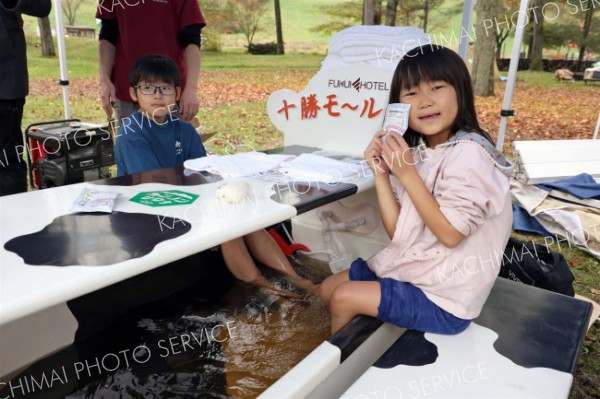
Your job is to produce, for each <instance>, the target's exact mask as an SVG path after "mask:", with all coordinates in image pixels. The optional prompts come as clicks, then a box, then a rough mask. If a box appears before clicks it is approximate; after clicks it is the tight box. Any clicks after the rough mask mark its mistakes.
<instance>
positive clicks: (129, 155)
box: [115, 112, 206, 176]
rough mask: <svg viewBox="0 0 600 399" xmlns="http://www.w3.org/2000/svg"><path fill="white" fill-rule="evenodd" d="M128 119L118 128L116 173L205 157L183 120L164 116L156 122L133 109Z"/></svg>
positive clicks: (194, 134) (191, 127)
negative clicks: (160, 122) (160, 121)
mask: <svg viewBox="0 0 600 399" xmlns="http://www.w3.org/2000/svg"><path fill="white" fill-rule="evenodd" d="M129 122H131V123H130V124H127V125H126V124H125V123H124V124H123V126H121V128H120V129H119V136H118V137H117V144H116V145H115V160H116V162H117V176H123V175H129V174H132V173H141V172H146V171H148V170H154V169H161V168H168V167H172V166H179V165H182V164H183V162H184V161H186V160H188V159H193V158H200V157H204V156H206V150H205V149H204V146H203V145H202V142H201V140H200V135H199V134H198V133H197V132H196V129H194V127H193V126H192V125H191V124H189V123H188V122H186V121H184V120H180V119H171V117H170V115H167V118H166V119H165V122H164V123H163V124H162V125H160V124H158V123H156V122H154V121H153V120H152V119H150V118H148V117H147V116H145V115H143V114H142V113H140V112H134V113H133V114H132V115H131V116H130V120H129ZM177 142H178V144H177Z"/></svg>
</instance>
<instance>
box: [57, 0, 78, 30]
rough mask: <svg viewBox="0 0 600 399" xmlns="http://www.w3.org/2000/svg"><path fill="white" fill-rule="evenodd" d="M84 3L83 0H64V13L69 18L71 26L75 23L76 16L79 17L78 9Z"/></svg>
mask: <svg viewBox="0 0 600 399" xmlns="http://www.w3.org/2000/svg"><path fill="white" fill-rule="evenodd" d="M81 3H83V0H62V9H63V14H65V17H66V18H67V23H68V24H69V25H71V26H73V25H75V17H77V10H79V6H80V5H81Z"/></svg>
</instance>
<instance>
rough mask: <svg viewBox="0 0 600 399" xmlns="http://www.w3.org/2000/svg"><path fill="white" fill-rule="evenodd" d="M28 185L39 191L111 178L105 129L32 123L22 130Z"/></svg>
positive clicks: (78, 123)
mask: <svg viewBox="0 0 600 399" xmlns="http://www.w3.org/2000/svg"><path fill="white" fill-rule="evenodd" d="M25 138H26V140H27V148H26V150H25V152H27V158H28V160H29V181H30V184H31V187H32V188H35V189H42V188H48V187H56V186H62V185H65V184H71V183H80V182H83V181H90V180H98V179H103V178H108V177H110V173H109V171H108V166H110V165H113V164H114V163H115V158H114V153H113V146H114V145H113V139H112V135H111V134H110V131H109V128H108V126H101V125H96V124H92V123H85V122H81V120H79V119H65V120H57V121H48V122H40V123H33V124H31V125H29V126H27V129H26V130H25Z"/></svg>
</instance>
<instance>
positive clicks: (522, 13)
mask: <svg viewBox="0 0 600 399" xmlns="http://www.w3.org/2000/svg"><path fill="white" fill-rule="evenodd" d="M528 8H529V0H521V6H520V7H519V20H518V22H517V30H516V32H515V40H514V42H513V49H512V55H511V56H510V67H509V68H508V81H507V82H506V90H505V91H504V102H503V103H502V110H501V111H500V116H501V118H500V128H499V129H498V142H497V143H496V148H497V149H498V150H500V151H502V148H503V146H504V135H505V133H506V125H507V124H508V117H509V116H514V115H515V111H514V110H512V109H510V104H511V103H512V98H513V90H514V87H515V81H516V80H517V70H518V69H519V58H520V53H521V42H523V33H524V32H525V26H526V25H527V23H528V22H529V17H528V15H527V9H528Z"/></svg>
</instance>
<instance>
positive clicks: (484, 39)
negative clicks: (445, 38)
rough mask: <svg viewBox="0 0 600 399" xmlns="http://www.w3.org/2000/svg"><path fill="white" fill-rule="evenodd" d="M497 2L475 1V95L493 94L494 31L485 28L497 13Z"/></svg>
mask: <svg viewBox="0 0 600 399" xmlns="http://www.w3.org/2000/svg"><path fill="white" fill-rule="evenodd" d="M497 6H498V3H497V2H496V1H495V0H478V1H477V24H476V28H475V29H476V30H475V33H476V35H477V39H476V40H475V52H474V56H473V68H472V71H471V74H472V77H473V90H474V93H475V95H476V96H482V97H489V96H493V95H494V63H495V62H496V60H495V51H494V49H495V44H496V37H495V35H496V31H495V30H494V29H489V28H486V21H490V20H494V17H496V16H497V15H498V7H497Z"/></svg>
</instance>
